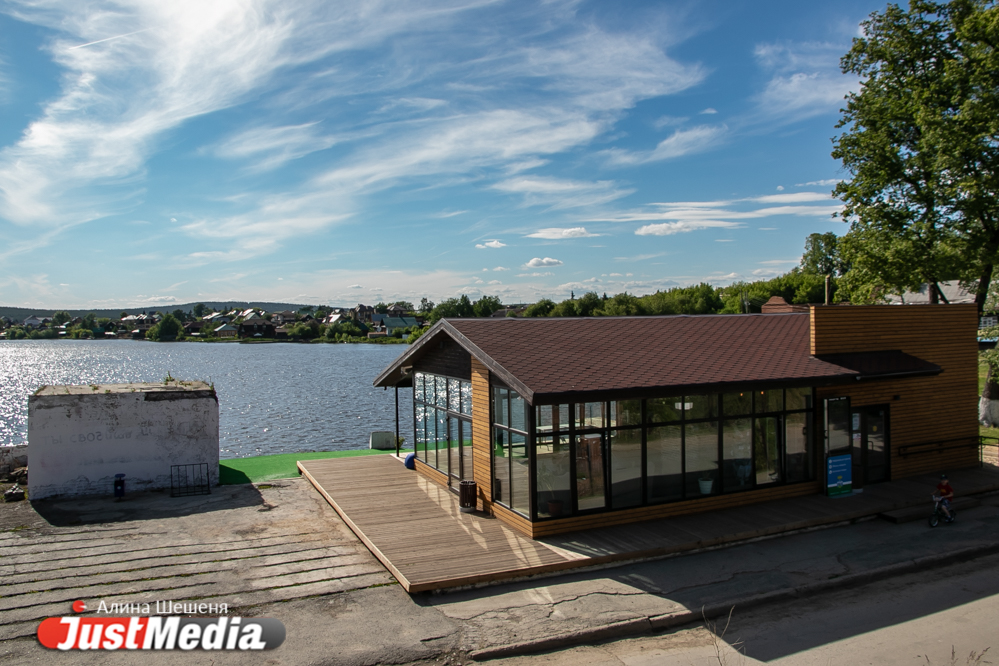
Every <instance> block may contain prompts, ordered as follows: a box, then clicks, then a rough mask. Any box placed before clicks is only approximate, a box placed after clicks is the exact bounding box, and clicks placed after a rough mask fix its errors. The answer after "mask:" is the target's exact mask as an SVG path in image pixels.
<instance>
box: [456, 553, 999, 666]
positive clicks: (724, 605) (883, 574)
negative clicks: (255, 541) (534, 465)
mask: <svg viewBox="0 0 999 666" xmlns="http://www.w3.org/2000/svg"><path fill="white" fill-rule="evenodd" d="M997 553H999V542H995V543H986V544H979V545H977V546H970V547H968V548H963V549H961V550H955V551H950V552H948V553H941V554H937V555H926V556H924V557H917V558H915V559H912V560H906V561H904V562H896V563H895V564H889V565H887V566H883V567H876V568H874V569H869V570H867V571H859V572H857V573H853V574H846V575H845V576H839V577H837V578H832V579H830V580H824V581H818V582H815V583H808V584H806V585H800V586H797V587H787V588H783V589H780V590H772V591H770V592H764V593H762V594H754V595H751V596H748V597H742V598H739V599H732V600H729V601H725V602H717V603H713V604H711V605H709V606H704V607H703V608H701V609H697V610H682V611H676V612H674V613H666V614H663V615H653V616H646V617H641V618H636V619H633V620H625V621H622V622H614V623H612V624H606V625H602V626H599V627H590V628H587V629H580V630H578V631H572V632H569V633H565V634H558V635H555V636H549V637H546V638H537V639H534V640H529V641H521V642H517V643H509V644H507V645H497V646H495V647H488V648H482V649H481V650H473V651H471V652H469V653H468V657H469V658H470V659H473V660H474V661H488V660H490V659H498V658H500V657H512V656H516V655H522V654H530V653H534V652H547V651H549V650H556V649H561V648H567V647H573V646H576V645H584V644H588V643H596V642H599V641H604V640H610V639H617V638H626V637H630V636H638V635H642V634H649V633H653V632H657V631H663V630H666V629H673V628H676V627H680V626H683V625H686V624H691V623H694V622H700V621H702V620H704V619H711V618H715V617H720V616H724V615H727V614H728V613H729V611H730V610H731V609H732V608H739V609H747V608H754V607H758V606H764V605H766V604H769V603H773V602H775V601H783V600H786V599H794V598H799V597H804V596H808V595H812V594H818V593H822V592H830V591H833V590H837V589H842V588H846V587H852V586H855V585H863V584H865V583H869V582H873V581H875V580H883V579H885V578H891V577H894V576H901V575H904V574H910V573H916V572H918V571H924V570H926V569H931V568H933V567H936V566H942V565H946V564H954V563H956V562H963V561H967V560H973V559H976V558H979V557H984V556H986V555H994V554H997Z"/></svg>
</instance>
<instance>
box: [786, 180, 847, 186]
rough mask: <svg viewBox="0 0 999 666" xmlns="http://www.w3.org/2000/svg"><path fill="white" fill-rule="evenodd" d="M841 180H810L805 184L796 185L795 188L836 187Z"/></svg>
mask: <svg viewBox="0 0 999 666" xmlns="http://www.w3.org/2000/svg"><path fill="white" fill-rule="evenodd" d="M842 180H843V179H842V178H826V179H825V180H810V181H808V182H807V183H798V184H797V185H795V187H826V186H832V185H838V184H839V183H840V182H842Z"/></svg>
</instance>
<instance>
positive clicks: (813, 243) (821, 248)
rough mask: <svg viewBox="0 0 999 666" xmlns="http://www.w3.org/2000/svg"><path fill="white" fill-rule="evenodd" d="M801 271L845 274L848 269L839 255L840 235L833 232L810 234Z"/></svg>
mask: <svg viewBox="0 0 999 666" xmlns="http://www.w3.org/2000/svg"><path fill="white" fill-rule="evenodd" d="M801 272H802V273H806V274H810V275H837V276H838V275H843V273H845V272H846V271H845V270H844V267H843V261H842V259H841V258H840V255H839V237H838V236H837V235H836V234H834V233H833V232H831V231H830V232H828V233H824V234H817V233H816V234H809V235H808V238H806V239H805V253H804V254H803V255H801Z"/></svg>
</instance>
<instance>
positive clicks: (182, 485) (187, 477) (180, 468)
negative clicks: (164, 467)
mask: <svg viewBox="0 0 999 666" xmlns="http://www.w3.org/2000/svg"><path fill="white" fill-rule="evenodd" d="M211 494H212V486H211V482H210V481H209V478H208V463H195V464H193V465H170V497H187V496H188V495H211Z"/></svg>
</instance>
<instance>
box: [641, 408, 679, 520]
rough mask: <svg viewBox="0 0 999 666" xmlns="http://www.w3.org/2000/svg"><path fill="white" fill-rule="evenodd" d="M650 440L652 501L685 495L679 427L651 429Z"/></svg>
mask: <svg viewBox="0 0 999 666" xmlns="http://www.w3.org/2000/svg"><path fill="white" fill-rule="evenodd" d="M647 440H648V441H647V442H646V449H647V456H648V496H649V502H650V503H654V502H665V501H667V500H674V499H680V498H681V497H683V467H682V466H681V465H682V460H681V455H682V453H683V448H682V446H681V440H680V426H662V427H659V428H649V430H648V436H647Z"/></svg>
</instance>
